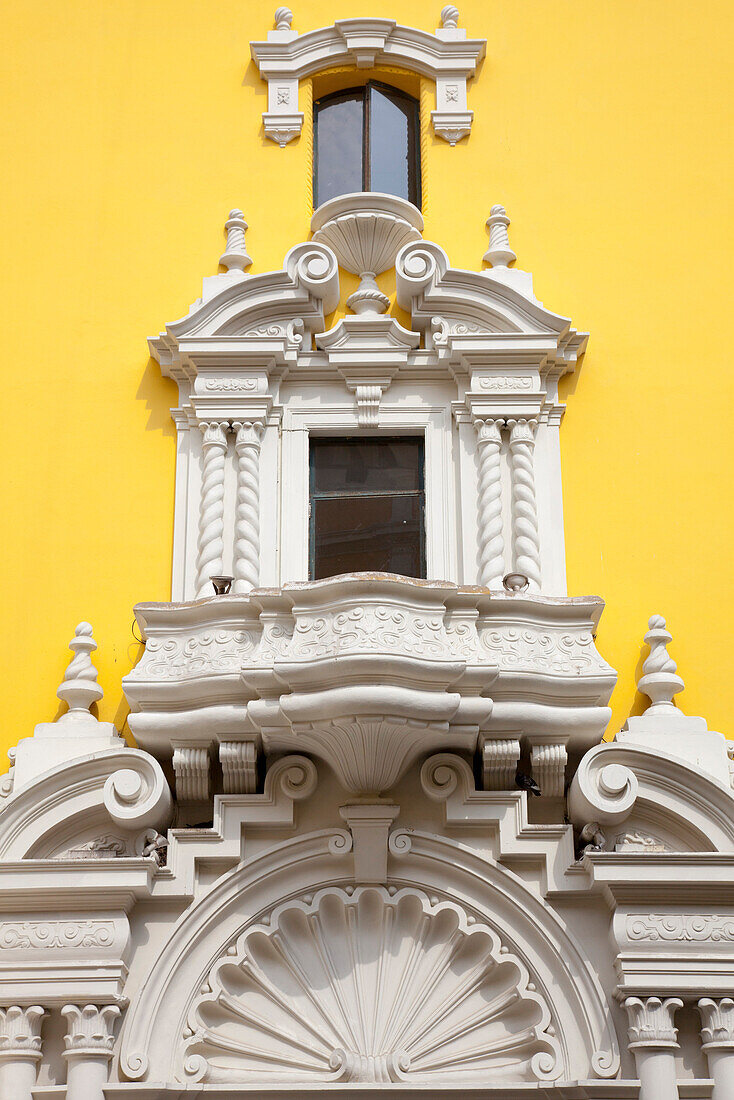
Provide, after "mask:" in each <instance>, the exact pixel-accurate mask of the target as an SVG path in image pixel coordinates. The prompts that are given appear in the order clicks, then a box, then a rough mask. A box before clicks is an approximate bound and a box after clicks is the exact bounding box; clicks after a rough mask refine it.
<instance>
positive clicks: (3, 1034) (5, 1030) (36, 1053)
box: [0, 1005, 46, 1062]
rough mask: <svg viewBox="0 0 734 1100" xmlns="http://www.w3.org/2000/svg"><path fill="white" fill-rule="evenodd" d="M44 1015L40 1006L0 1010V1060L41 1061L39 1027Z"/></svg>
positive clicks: (12, 1006)
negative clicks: (22, 1059)
mask: <svg viewBox="0 0 734 1100" xmlns="http://www.w3.org/2000/svg"><path fill="white" fill-rule="evenodd" d="M45 1015H46V1013H45V1011H44V1009H42V1008H41V1006H40V1005H30V1007H28V1008H22V1007H20V1006H19V1005H10V1006H9V1007H8V1008H0V1060H4V1059H8V1058H9V1059H17V1058H24V1059H31V1060H33V1061H36V1062H37V1061H40V1059H41V1025H42V1023H43V1018H44V1016H45Z"/></svg>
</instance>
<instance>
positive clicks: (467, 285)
mask: <svg viewBox="0 0 734 1100" xmlns="http://www.w3.org/2000/svg"><path fill="white" fill-rule="evenodd" d="M398 14H399V13H395V18H387V17H384V16H382V15H375V16H369V17H357V16H352V15H348V16H346V17H344V18H336V19H335V20H334V21H333V22H332V23H330V24H328V25H326V26H321V27H319V28H318V29H308V28H306V27H302V28H300V29H295V28H294V18H293V14H292V13H291V12H290V10H289V9H287V8H285V7H282V8H278V9H277V10H276V12H275V19H274V24H273V27H272V29H271V30H270V31H269V32H268V33H267V35H266V36H265V37H263V38H262V39H253V40H252V42H251V43H250V50H251V56H252V66H253V72H254V75H253V82H255V81H257V82H258V86H259V98H258V106H259V108H261V109H260V110H259V111H258V113H257V116H256V115H255V114H254V113H252V114H251V115H250V116H249V117H248V118H247V119H246V124H247V125H250V126H251V127H254V128H256V129H258V128H259V133H260V135H261V140H262V151H261V155H262V158H263V160H264V158H266V157H287V156H288V155H289V150H290V149H291V148H292V147H294V146H298V147H300V148H303V149H305V154H304V155H305V156H306V157H307V160H308V172H307V174H306V177H305V178H304V188H305V187H307V188H308V190H309V193H311V192H312V193H313V196H314V201H313V209H312V210H309V211H308V217H303V218H301V221H302V223H303V224H302V231H301V233H300V234H299V235H296V236H294V237H293V239H292V240H290V241H289V243H288V247H287V248H286V250H285V252H284V254H283V256H282V257H281V258H280V262H279V263H278V265H277V266H275V268H274V269H273V270H270V271H267V270H265V271H261V270H257V271H256V270H254V265H253V261H252V259H251V257H250V255H249V253H248V249H249V248H250V243H249V239H248V234H249V230H248V225H247V223H246V221H245V216H244V214H243V211H242V210H241V209H239V208H232V209H231V210H230V212H229V215H228V217H227V218H226V221H225V232H226V238H225V246H224V251H223V252H222V254H221V256H220V257H219V267H220V271H219V273H217V274H212V275H207V274H204V278H203V285H202V291H201V295H200V297H198V298H197V299H196V300H195V301H194V302H193V304H192V305H191V306H190V308H189V309H188V312H187V313H186V314H185V315H184V316H183V317H181V318H180V319H179V320H177V321H173V322H170V323H168V324H165V325H164V326H163V327H162V330H161V331H160V334H159V335H158V336H156V337H152V338H151V339H150V340H149V347H150V352H151V356H152V359H153V360H154V361H155V364H156V369H160V372H161V374H162V375H163V376H164V378H166V379H169V380H170V382H169V390H168V391H167V392H169V393H170V395H171V417H172V421H173V425H174V427H175V461H174V463H173V466H174V468H172V469H171V470H170V476H171V478H172V479H173V480H174V483H175V505H174V522H173V549H172V559H173V566H172V586H171V599H170V600H167V601H165V602H144V603H141V602H138V603H137V604H136V606H135V611H134V614H135V620H136V625H135V630H136V631H138V632H139V633H138V635H137V636H138V637H139V638H140V640H141V646H142V648H141V652H140V654H139V659H138V660H137V661H136V662H135V663H134V664H133V662H130V666H129V667H128V668H127V669H126V671H125V675H124V678H123V681H122V684H123V691H124V695H125V700H126V704H127V706H128V707H129V714H128V716H127V719H126V721H127V725H128V726H129V729H130V731H131V734H132V737H133V738H134V741H135V745H134V746H132V745H130V744H128V743H126V742H125V740H124V739H123V737H122V736H121V726H122V723H121V722H119V721H117V722H115V721H104V720H101V718H100V711H99V704H100V703H101V701H102V698H103V692H102V688H101V687H100V686H99V684H98V682H97V671H96V668H95V663H94V662H95V659H96V658H94V656H93V655H94V653H95V650H96V649H97V643H96V641H95V638H94V634H93V630H92V627H91V625H90V624H89V623H87V622H86V621H83V622H80V623H79V625H78V626H77V628H76V630H75V632H74V637H73V638H72V640H71V642H70V649H71V651H72V659H71V661H70V663H69V664H68V667H67V668H66V671H65V673H64V675H63V679H62V682H61V684H60V686H59V688H58V697H59V699H60V700H61V702H62V704H63V706H62V708H61V710H60V712H59V714H58V715H57V717H56V718H55V719H54V720H53V721H42V722H40V723H38V724H37V725H36V728H35V733H34V734H33V736H32V737H31V736H28V737H21V738H20V739H18V742H17V745H16V746H15V747H14V748H13V749H12V750H11V759H12V764H13V766H12V768H11V770H10V772H9V773H8V775H7V776H6V777H4V780H3V785H2V791H1V792H0V794H1V796H2V797H1V800H0V881H1V883H2V890H0V897H1V899H2V900H1V901H0V905H1V906H2V910H3V912H2V915H1V918H0V1098H1V1100H6V1098H7V1100H51V1098H52V1097H66V1100H113V1098H118V1097H119V1098H123V1097H127V1096H130V1097H138V1098H140V1100H142V1098H146V1100H148V1098H149V1100H154V1098H155V1100H164V1098H166V1097H170V1098H173V1097H181V1096H202V1097H204V1096H213V1097H215V1096H216V1097H222V1098H223V1097H232V1098H234V1097H244V1096H245V1095H249V1094H250V1093H252V1092H260V1091H267V1092H268V1093H271V1094H274V1095H280V1096H284V1097H285V1096H288V1097H290V1096H294V1095H298V1094H303V1095H305V1094H306V1093H313V1092H314V1091H317V1092H322V1093H335V1092H336V1093H340V1094H342V1095H348V1094H350V1093H357V1092H358V1093H360V1095H362V1094H363V1093H364V1092H365V1090H367V1091H370V1090H372V1089H375V1088H381V1089H388V1090H394V1091H396V1092H411V1093H412V1092H414V1091H415V1090H421V1091H424V1092H425V1091H426V1090H428V1091H430V1092H431V1094H432V1095H435V1094H437V1093H445V1094H447V1095H456V1094H457V1093H458V1092H459V1090H461V1091H466V1090H471V1091H472V1092H476V1093H479V1092H481V1093H482V1094H483V1095H484V1094H486V1095H487V1096H497V1097H503V1098H511V1097H521V1096H526V1095H533V1094H534V1095H538V1096H547V1097H558V1100H562V1098H567V1100H571V1098H572V1097H573V1098H581V1097H589V1098H591V1097H599V1098H602V1097H604V1098H606V1100H623V1098H632V1097H635V1098H637V1097H639V1098H641V1100H675V1098H679V1097H680V1098H681V1100H682V1098H684V1097H688V1098H690V1100H703V1098H708V1097H712V1098H713V1100H734V976H733V975H734V946H733V945H734V900H733V899H732V883H733V881H734V878H733V875H732V868H733V867H734V813H733V811H734V791H733V789H732V777H731V762H730V757H729V753H728V750H727V741H726V740H725V738H724V736H723V735H722V734H721V733H719V732H715V731H714V730H711V729H709V728H708V725H707V723H706V721H705V720H704V719H703V718H696V717H688V716H687V715H686V714H684V713H683V711H682V710H681V709H679V707H678V706H676V704H675V702H674V698H675V696H676V695H677V694H679V693H680V692H681V691H682V689H683V686H684V684H683V680H682V679H681V677H680V676H679V675H678V672H677V668H676V664H675V662H674V660H673V658H672V657H671V655H670V653H669V652H668V647H669V645H670V643H671V640H672V638H671V634H670V633H669V632H668V630H667V627H666V622H665V619H664V618H663V617H662V616H661V615H659V614H653V615H652V616H651V617H650V618H649V623H648V630H647V633H646V634H645V637H644V642H645V648H644V650H643V658H644V660H643V661H642V663H641V667H640V669H639V672H638V674H637V676H638V687H639V692H640V693H641V695H642V696H644V697H645V699H646V704H645V706H644V708H640V709H641V710H642V711H643V712H642V713H639V714H632V715H630V716H629V717H628V719H627V721H626V722H625V723H624V724H623V726H622V728H621V729H619V726H617V727H614V726H612V727H611V728H610V719H611V716H612V711H611V708H610V698H611V695H612V691H613V689H614V686H615V682H616V678H617V677H616V672H615V670H614V668H613V667H612V666H611V665H610V664H609V663H608V662H607V660H605V657H604V656H603V654H602V652H601V651H600V648H597V642H596V636H597V630H598V627H599V623H600V619H601V616H602V612H603V610H604V602H603V600H602V599H600V598H599V597H597V596H576V595H569V594H568V587H567V579H566V560H567V555H566V546H565V540H564V521H563V485H562V480H561V440H560V431H561V421H562V418H563V416H564V412H565V405H566V398H567V396H568V395H569V394H570V393H572V392H573V386H574V385H575V384H576V378H577V375H578V372H579V370H580V369H581V368H582V363H583V361H584V356H585V351H586V347H587V341H588V334H587V333H585V332H584V331H580V330H578V329H577V328H576V327H575V326H574V323H573V322H572V321H571V320H570V319H569V317H568V315H567V312H571V311H572V307H573V302H558V303H557V302H553V303H552V306H553V308H552V309H551V308H548V307H547V306H546V305H544V304H543V303H542V302H541V301H540V300H539V299H538V298H537V297H536V294H535V290H534V285H533V278H532V276H531V275H530V273H529V272H527V271H525V270H523V269H522V267H521V266H520V265H519V264H518V262H517V257H516V253H515V251H514V249H513V244H514V238H513V227H512V226H511V223H510V217H509V216H508V209H509V199H508V209H506V208H505V206H503V205H501V204H499V203H492V202H491V201H490V204H489V209H488V211H487V212H488V218H487V228H488V238H487V240H486V242H485V246H484V247H485V251H484V256H483V258H481V257H478V261H480V262H477V264H476V265H475V267H474V268H468V267H465V266H461V265H459V264H458V263H456V261H454V260H453V258H452V250H453V243H454V242H453V240H452V234H451V232H448V233H446V234H445V235H442V236H441V237H440V239H432V237H430V236H429V235H428V233H427V230H426V219H425V218H424V213H425V212H426V210H425V208H426V206H427V205H428V204H430V201H431V192H430V184H431V180H432V178H435V177H432V175H431V163H430V162H431V158H432V156H433V150H434V147H435V146H439V147H441V148H443V147H444V146H445V148H446V150H447V151H448V152H449V153H450V155H454V154H456V155H457V156H460V155H461V153H462V150H464V149H465V148H467V147H468V146H469V145H471V143H473V142H476V141H477V139H478V137H479V134H478V132H477V131H478V129H479V122H480V115H479V112H477V111H476V110H475V109H474V106H473V104H474V99H473V95H474V89H475V87H476V85H477V84H478V83H479V81H481V79H483V75H484V74H485V72H486V63H487V54H488V51H491V38H490V35H489V29H488V28H487V29H486V31H485V36H484V37H480V36H477V37H471V36H470V35H469V34H468V33H467V31H466V30H465V29H464V28H463V26H462V21H461V17H460V14H459V12H458V10H457V9H456V8H455V7H453V6H451V5H448V6H446V7H444V9H443V10H442V11H441V13H440V19H439V20H438V22H439V26H438V27H436V28H434V29H432V30H426V29H423V28H422V27H417V26H413V25H410V24H408V23H404V22H402V21H401V20H400V19H399V18H397V15H398ZM480 133H481V131H480ZM459 163H460V162H459ZM456 201H457V203H459V202H462V201H465V200H464V198H463V197H462V196H461V195H460V194H459V189H458V186H457V196H456ZM510 213H512V211H511V210H510ZM212 239H213V240H215V239H216V227H213V229H212ZM217 252H218V249H217V250H216V251H215V252H214V253H213V256H212V263H211V270H214V268H215V267H216V263H215V261H216V254H217ZM251 268H253V270H252V271H251V270H250V269H251ZM557 307H559V311H556V309H557ZM573 411H575V410H573ZM573 411H572V412H571V413H569V415H570V416H573ZM65 708H66V709H65ZM609 734H613V735H614V736H613V738H612V739H610V740H605V735H606V736H609Z"/></svg>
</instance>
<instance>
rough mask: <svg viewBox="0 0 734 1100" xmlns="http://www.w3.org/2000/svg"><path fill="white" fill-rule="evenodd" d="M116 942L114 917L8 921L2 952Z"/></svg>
mask: <svg viewBox="0 0 734 1100" xmlns="http://www.w3.org/2000/svg"><path fill="white" fill-rule="evenodd" d="M114 941H115V923H114V921H111V920H92V919H89V920H44V921H33V920H25V921H5V922H3V923H2V924H0V954H1V953H2V952H4V951H19V950H22V951H36V950H49V949H53V948H62V949H63V948H89V947H110V946H111V945H112V944H113V943H114Z"/></svg>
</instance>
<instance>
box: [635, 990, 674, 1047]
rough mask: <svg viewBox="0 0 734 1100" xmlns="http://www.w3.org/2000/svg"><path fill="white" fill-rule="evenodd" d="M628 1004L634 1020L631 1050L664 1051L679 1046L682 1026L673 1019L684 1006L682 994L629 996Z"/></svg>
mask: <svg viewBox="0 0 734 1100" xmlns="http://www.w3.org/2000/svg"><path fill="white" fill-rule="evenodd" d="M624 1007H625V1008H626V1010H627V1015H628V1017H629V1021H630V1026H629V1029H628V1035H629V1047H630V1050H635V1049H645V1048H647V1049H656V1050H657V1049H660V1050H664V1049H666V1048H675V1047H677V1046H678V1029H677V1027H674V1025H673V1020H674V1017H675V1013H676V1011H677V1010H678V1009H679V1008H682V1007H683V1001H681V999H680V998H679V997H666V998H665V999H664V1000H663V999H662V998H661V997H644V998H642V997H628V998H627V999H626V1000H625V1002H624Z"/></svg>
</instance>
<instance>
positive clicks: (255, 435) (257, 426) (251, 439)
mask: <svg viewBox="0 0 734 1100" xmlns="http://www.w3.org/2000/svg"><path fill="white" fill-rule="evenodd" d="M232 431H234V432H235V433H236V435H235V443H234V445H235V449H236V450H237V452H239V450H240V447H259V446H260V443H261V441H262V437H263V432H264V431H265V421H264V420H259V419H252V420H233V421H232Z"/></svg>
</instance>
